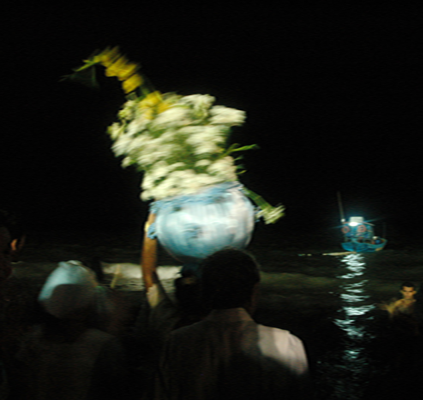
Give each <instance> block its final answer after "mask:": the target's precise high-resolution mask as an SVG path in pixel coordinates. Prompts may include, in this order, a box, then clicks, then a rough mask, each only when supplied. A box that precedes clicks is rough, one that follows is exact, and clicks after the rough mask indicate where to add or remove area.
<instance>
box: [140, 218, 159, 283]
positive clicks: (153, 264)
mask: <svg viewBox="0 0 423 400" xmlns="http://www.w3.org/2000/svg"><path fill="white" fill-rule="evenodd" d="M155 219H156V215H155V214H152V213H150V214H149V216H148V218H147V222H146V223H145V225H144V241H143V246H142V251H141V272H142V278H143V281H144V285H145V290H146V291H148V289H149V288H150V287H151V286H153V285H154V284H155V283H158V282H159V278H158V276H157V239H150V238H149V237H148V235H147V231H148V228H149V226H150V225H151V224H152V223H153V222H154V220H155Z"/></svg>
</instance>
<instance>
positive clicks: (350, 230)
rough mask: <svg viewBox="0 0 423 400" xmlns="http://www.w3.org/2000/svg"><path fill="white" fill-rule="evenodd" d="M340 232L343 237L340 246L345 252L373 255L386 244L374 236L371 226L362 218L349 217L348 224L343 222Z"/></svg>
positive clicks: (384, 240) (385, 241)
mask: <svg viewBox="0 0 423 400" xmlns="http://www.w3.org/2000/svg"><path fill="white" fill-rule="evenodd" d="M343 221H344V220H343ZM341 231H342V233H343V235H344V241H343V242H342V243H341V245H342V247H343V249H344V250H346V251H354V252H356V253H374V252H376V251H380V250H382V249H383V248H384V247H385V245H386V243H387V240H386V239H383V238H381V237H379V236H374V230H373V224H371V223H369V222H366V221H364V218H363V217H350V219H349V221H348V222H343V225H342V228H341Z"/></svg>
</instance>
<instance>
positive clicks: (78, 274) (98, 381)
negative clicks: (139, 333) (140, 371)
mask: <svg viewBox="0 0 423 400" xmlns="http://www.w3.org/2000/svg"><path fill="white" fill-rule="evenodd" d="M102 290H103V288H102V287H100V286H99V285H98V283H97V281H96V279H95V275H94V273H93V271H91V270H90V269H88V268H86V267H85V266H84V265H82V264H80V263H79V262H77V261H67V262H61V263H59V267H58V268H56V269H55V270H54V271H53V272H52V273H51V274H50V276H49V277H48V279H47V281H46V283H45V284H44V286H43V288H42V290H41V292H40V295H39V298H38V300H39V302H40V304H41V305H42V307H43V309H44V310H45V312H46V315H45V319H44V321H43V323H42V324H40V325H37V326H35V327H34V328H33V329H32V331H31V332H29V333H28V335H27V336H26V338H25V341H24V342H23V344H22V348H21V350H20V352H19V354H18V358H19V360H20V361H21V363H22V384H23V385H24V386H25V391H24V392H25V394H24V395H22V396H23V397H21V398H22V399H25V400H26V399H28V400H29V399H30V400H50V399H51V400H56V399H61V400H80V399H90V400H91V399H116V398H119V399H127V398H128V396H129V393H128V391H127V390H126V389H127V388H128V384H129V382H127V372H128V371H127V363H126V357H125V352H124V349H123V347H122V345H121V343H120V342H119V340H118V339H117V338H116V337H115V336H113V335H111V334H109V333H107V332H105V331H102V330H99V329H95V328H91V327H90V323H91V321H92V318H93V315H94V316H95V314H96V313H97V312H98V310H99V309H100V310H101V309H102V308H101V307H100V308H99V307H98V306H99V305H101V303H103V302H104V300H105V298H104V296H102V295H101V292H102ZM99 303H100V304H99Z"/></svg>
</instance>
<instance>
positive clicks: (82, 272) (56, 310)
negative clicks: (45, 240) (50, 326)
mask: <svg viewBox="0 0 423 400" xmlns="http://www.w3.org/2000/svg"><path fill="white" fill-rule="evenodd" d="M97 286H98V283H97V281H96V279H95V274H94V272H93V271H92V270H90V269H89V268H87V267H85V266H84V265H83V264H82V263H80V262H79V261H75V260H70V261H66V262H63V261H62V262H60V263H59V266H58V267H57V268H56V269H55V270H54V271H53V272H52V273H51V274H50V275H49V276H48V278H47V280H46V282H45V284H44V286H43V287H42V289H41V291H40V293H39V296H38V302H39V303H40V304H41V305H42V306H43V307H44V309H45V311H47V313H49V314H51V315H53V316H54V317H56V318H58V319H62V320H70V319H72V320H86V319H87V318H88V317H89V316H90V314H92V312H93V311H94V310H95V306H96V300H97V289H96V288H97Z"/></svg>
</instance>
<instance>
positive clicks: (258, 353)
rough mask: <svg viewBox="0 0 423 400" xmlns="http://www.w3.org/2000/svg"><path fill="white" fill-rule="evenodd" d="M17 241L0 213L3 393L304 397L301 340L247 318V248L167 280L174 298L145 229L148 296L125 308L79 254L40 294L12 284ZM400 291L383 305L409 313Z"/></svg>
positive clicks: (250, 274) (250, 261) (396, 314)
mask: <svg viewBox="0 0 423 400" xmlns="http://www.w3.org/2000/svg"><path fill="white" fill-rule="evenodd" d="M153 221H154V215H153V214H151V215H150V216H149V218H148V220H147V223H146V227H148V225H149V224H151V223H152V222H153ZM24 239H25V235H24V232H23V231H22V229H21V228H20V226H19V224H18V223H17V221H16V220H15V219H14V218H13V217H12V216H11V215H10V214H8V213H7V212H4V211H0V289H1V290H0V307H1V308H0V322H1V325H0V329H1V331H0V400H6V399H7V400H8V399H18V400H19V399H22V400H29V399H31V400H41V399H42V400H47V399H55V400H56V399H61V400H62V399H64V400H73V399H78V400H80V399H87V400H90V399H100V398H101V399H103V400H107V399H128V400H129V399H139V400H142V399H238V398H240V399H258V398H259V399H279V398H290V399H309V398H313V383H312V379H311V378H310V373H309V365H308V359H307V354H306V351H305V347H304V345H303V343H302V341H301V340H300V339H299V338H298V337H296V336H295V335H293V334H291V333H290V332H289V331H286V330H283V329H278V328H272V327H268V326H264V325H261V324H258V323H257V322H256V321H254V319H253V315H254V310H255V307H256V305H257V299H258V296H259V286H260V271H259V266H258V264H257V262H256V260H255V259H254V257H253V256H252V255H251V254H250V253H248V252H245V251H242V250H239V249H234V248H225V249H222V250H219V251H217V252H216V253H214V254H211V255H210V256H208V257H207V258H206V259H205V260H203V262H202V264H201V269H200V270H201V274H199V275H196V274H193V273H189V274H187V275H184V276H181V277H179V278H177V279H176V280H175V299H176V300H175V299H171V298H170V296H169V295H168V294H167V293H166V291H165V289H164V288H163V286H162V284H161V282H160V279H159V278H158V275H157V258H158V257H157V251H158V243H157V240H156V239H151V238H149V237H148V235H147V234H146V235H145V237H144V241H143V248H142V254H141V260H142V261H141V270H142V277H143V280H144V287H145V291H144V292H143V294H144V297H143V298H144V299H145V301H144V302H141V304H140V307H139V309H138V310H137V314H136V316H131V315H130V312H129V311H128V309H127V305H126V303H125V301H124V300H123V298H122V297H121V296H120V295H119V292H118V291H116V290H114V289H111V288H110V287H108V286H107V285H105V284H103V283H102V276H101V270H100V269H98V268H93V266H92V265H91V266H90V265H84V264H83V263H81V262H80V261H77V260H70V261H65V262H61V263H59V265H58V266H57V268H56V269H55V270H54V271H53V272H52V273H51V274H50V275H49V277H48V278H47V279H46V281H45V283H44V285H43V287H42V288H41V290H34V288H28V287H25V288H23V287H21V286H20V285H19V280H17V279H16V278H14V276H13V273H12V266H13V261H16V260H17V259H18V257H19V252H20V251H21V249H22V247H23V245H24ZM401 291H402V294H403V299H401V300H399V301H397V302H396V303H395V304H394V305H392V306H390V307H391V308H389V307H386V308H385V309H386V310H388V311H389V312H390V314H391V315H392V317H393V318H403V316H404V315H405V316H407V317H412V316H413V315H414V314H415V312H416V313H417V311H418V310H417V309H418V307H417V304H420V303H418V302H416V301H415V300H416V299H415V296H416V294H417V291H416V290H415V287H414V285H413V284H411V283H409V282H405V283H404V284H403V285H402V287H401ZM128 321H130V322H128ZM417 325H418V324H417ZM417 325H416V326H417ZM417 334H419V333H418V332H417Z"/></svg>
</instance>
